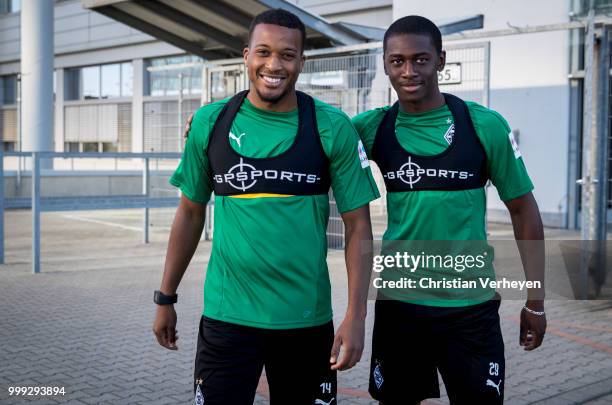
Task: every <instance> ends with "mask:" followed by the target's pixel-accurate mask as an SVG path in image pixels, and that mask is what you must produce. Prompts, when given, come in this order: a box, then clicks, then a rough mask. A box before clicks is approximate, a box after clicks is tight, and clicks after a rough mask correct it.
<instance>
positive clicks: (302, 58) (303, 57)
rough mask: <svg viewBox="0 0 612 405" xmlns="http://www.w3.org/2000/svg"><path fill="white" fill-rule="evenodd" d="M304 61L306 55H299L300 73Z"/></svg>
mask: <svg viewBox="0 0 612 405" xmlns="http://www.w3.org/2000/svg"><path fill="white" fill-rule="evenodd" d="M305 62H306V56H304V54H302V55H301V56H300V73H302V69H304V63H305Z"/></svg>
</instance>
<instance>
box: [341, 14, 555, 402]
mask: <svg viewBox="0 0 612 405" xmlns="http://www.w3.org/2000/svg"><path fill="white" fill-rule="evenodd" d="M383 58H384V67H385V72H386V74H387V75H388V76H389V80H390V82H391V84H392V86H393V88H394V89H395V91H396V93H397V96H398V102H397V103H396V104H394V105H393V106H390V107H384V108H378V109H374V110H371V111H367V112H365V113H362V114H360V115H358V116H356V117H354V118H353V123H354V124H355V127H356V128H357V131H358V132H359V135H360V137H361V139H362V141H363V143H364V145H365V149H366V151H367V153H368V156H369V157H370V158H371V159H372V160H374V161H375V162H376V163H377V164H378V166H379V167H380V169H381V172H382V174H383V178H384V181H385V186H386V189H387V213H388V222H387V223H388V227H387V230H386V232H385V234H384V236H383V250H384V249H385V247H388V246H392V245H393V243H398V244H399V245H398V246H422V247H424V249H436V248H439V246H442V245H443V244H444V242H445V241H453V242H454V246H460V249H467V248H468V247H469V246H468V245H469V243H472V244H473V245H474V244H475V245H480V246H484V245H485V244H486V238H487V236H486V229H485V223H486V218H485V212H486V194H485V188H484V186H485V184H486V182H487V180H489V179H490V180H491V181H492V183H493V184H494V185H495V186H496V187H497V190H498V193H499V196H500V198H501V199H502V201H504V203H505V204H506V206H507V208H508V211H509V212H510V216H511V218H512V224H513V227H514V233H515V238H516V239H517V241H520V240H529V241H534V242H533V243H532V244H531V245H529V246H527V245H522V244H520V243H519V249H520V251H521V256H522V259H523V263H524V271H525V274H526V276H527V279H528V280H541V281H543V263H544V257H543V249H541V247H542V245H541V243H542V240H543V229H542V222H541V219H540V214H539V211H538V207H537V204H536V202H535V200H534V197H533V195H532V193H531V191H532V189H533V185H532V183H531V180H530V179H529V176H528V175H527V171H526V169H525V165H524V163H523V159H522V158H521V154H520V151H519V150H518V146H517V145H516V143H515V142H514V138H513V135H512V132H511V131H510V127H509V126H508V124H507V122H506V120H505V119H504V118H503V117H502V116H501V115H500V114H498V113H497V112H495V111H492V110H490V109H488V108H485V107H483V106H481V105H479V104H477V103H473V102H464V101H462V100H461V99H459V98H457V97H455V96H452V95H449V94H443V93H441V92H440V89H439V86H438V72H440V71H442V70H443V68H444V64H445V58H446V55H445V52H444V51H443V50H442V36H441V34H440V31H439V29H438V28H437V27H436V25H435V24H434V23H432V22H431V21H430V20H428V19H426V18H424V17H420V16H408V17H403V18H400V19H399V20H397V21H395V22H394V23H393V24H392V25H391V26H390V27H389V29H388V30H387V31H386V32H385V36H384V50H383ZM395 241H420V242H419V243H420V244H418V243H417V242H413V244H412V245H411V242H395ZM423 241H428V242H427V243H424V242H423ZM456 241H466V242H459V243H457V242H456ZM467 241H476V242H478V241H481V242H482V243H480V244H478V243H475V242H469V243H468V242H467ZM402 243H404V245H402ZM462 243H463V245H462ZM447 245H448V246H450V244H447ZM420 252H421V250H419V251H418V252H417V253H420ZM434 273H435V272H434ZM387 274H389V276H387V277H391V278H393V277H395V278H399V277H400V276H399V275H398V274H401V277H404V276H405V277H406V278H407V279H411V280H413V281H415V282H417V284H416V285H419V284H418V281H419V279H420V278H423V277H431V278H432V279H435V278H436V277H437V279H440V280H441V279H443V278H444V277H442V276H446V274H445V273H436V274H433V275H432V273H431V271H430V270H428V269H423V268H422V267H420V268H419V269H417V270H416V271H408V272H405V273H398V272H397V269H390V270H389V272H388V273H387ZM481 275H482V277H483V278H487V279H494V278H495V275H494V271H493V267H492V265H489V266H487V267H486V268H484V269H483V272H482V274H481ZM470 276H471V274H469V272H467V271H465V272H463V273H462V274H461V277H470ZM450 277H452V275H450ZM379 293H380V294H379V299H378V300H377V302H376V311H375V324H374V332H373V342H372V362H371V373H370V393H371V394H372V396H373V397H374V398H375V399H378V400H379V401H380V402H381V404H384V405H395V404H402V405H405V404H416V403H419V402H420V401H421V400H424V399H426V398H432V397H439V396H440V392H439V386H438V375H437V373H438V371H439V372H440V374H441V375H442V378H443V380H444V383H445V385H446V390H447V392H448V395H449V398H450V401H451V404H487V405H489V404H501V403H502V402H503V394H504V378H505V377H504V371H505V367H504V343H503V339H502V334H501V330H500V325H499V314H498V308H499V297H498V296H496V295H495V290H494V289H488V288H482V289H474V290H469V289H461V288H457V289H454V288H453V289H448V288H442V289H437V290H435V289H434V290H428V289H420V290H419V289H418V288H417V289H415V291H408V290H405V291H402V292H401V293H397V291H393V289H385V290H384V291H383V290H381V291H379ZM394 293H395V295H394ZM543 298H544V296H543V292H542V290H534V289H532V290H529V293H528V298H527V302H526V303H525V306H524V308H523V310H522V312H521V318H520V319H521V321H520V323H521V327H520V329H521V330H520V344H521V345H523V346H525V350H533V349H535V348H537V347H538V346H540V344H541V343H542V339H543V337H544V331H545V329H546V318H545V316H544V303H543Z"/></svg>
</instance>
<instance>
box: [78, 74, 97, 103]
mask: <svg viewBox="0 0 612 405" xmlns="http://www.w3.org/2000/svg"><path fill="white" fill-rule="evenodd" d="M81 85H82V88H83V92H82V94H83V98H84V99H86V100H88V99H92V98H100V66H89V67H85V68H82V69H81Z"/></svg>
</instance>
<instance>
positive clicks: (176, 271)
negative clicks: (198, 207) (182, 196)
mask: <svg viewBox="0 0 612 405" xmlns="http://www.w3.org/2000/svg"><path fill="white" fill-rule="evenodd" d="M203 227H204V215H203V214H202V215H201V216H200V215H194V214H192V213H189V212H188V211H186V210H182V209H180V207H179V209H178V210H177V212H176V216H175V217H174V221H173V223H172V229H171V230H170V239H169V241H168V251H167V253H166V261H165V264H164V275H163V277H162V282H161V287H160V290H161V291H162V292H163V293H165V294H170V295H171V294H175V293H176V290H177V288H178V286H179V283H180V282H181V279H182V278H183V274H185V271H186V270H187V266H188V265H189V262H190V261H191V258H192V257H193V254H194V253H195V250H196V248H197V247H198V242H199V241H200V236H201V235H202V229H203Z"/></svg>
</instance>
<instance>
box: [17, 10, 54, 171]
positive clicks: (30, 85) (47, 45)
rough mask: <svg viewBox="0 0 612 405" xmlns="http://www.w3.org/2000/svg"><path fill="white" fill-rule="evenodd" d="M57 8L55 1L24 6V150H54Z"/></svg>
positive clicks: (22, 71)
mask: <svg viewBox="0 0 612 405" xmlns="http://www.w3.org/2000/svg"><path fill="white" fill-rule="evenodd" d="M53 5H54V2H53V0H23V1H22V4H21V80H22V99H23V106H22V114H23V116H24V117H25V118H26V119H24V120H22V126H23V133H24V135H25V136H24V139H23V148H22V150H24V151H37V152H40V151H52V150H53V147H52V146H53ZM45 166H47V167H51V161H48V163H47V164H46V165H45Z"/></svg>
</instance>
